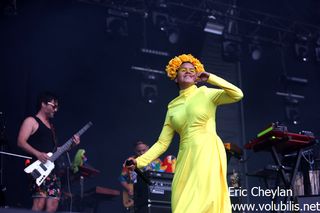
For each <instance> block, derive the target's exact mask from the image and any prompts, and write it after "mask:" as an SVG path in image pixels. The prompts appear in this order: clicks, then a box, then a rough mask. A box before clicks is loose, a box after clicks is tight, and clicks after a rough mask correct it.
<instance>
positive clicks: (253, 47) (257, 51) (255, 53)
mask: <svg viewBox="0 0 320 213" xmlns="http://www.w3.org/2000/svg"><path fill="white" fill-rule="evenodd" d="M249 51H250V54H251V58H252V59H253V60H255V61H257V60H259V59H260V58H261V55H262V48H261V46H260V45H258V44H250V45H249Z"/></svg>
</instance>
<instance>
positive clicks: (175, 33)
mask: <svg viewBox="0 0 320 213" xmlns="http://www.w3.org/2000/svg"><path fill="white" fill-rule="evenodd" d="M179 36H180V32H179V29H178V28H175V27H172V28H171V29H169V30H168V40H169V42H170V43H171V44H176V43H178V41H179Z"/></svg>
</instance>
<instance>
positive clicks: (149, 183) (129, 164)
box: [125, 160, 152, 185]
mask: <svg viewBox="0 0 320 213" xmlns="http://www.w3.org/2000/svg"><path fill="white" fill-rule="evenodd" d="M125 165H126V166H132V165H134V162H133V160H127V161H126V163H125ZM134 171H135V172H136V173H137V174H138V175H139V177H140V178H141V179H142V180H143V181H144V182H145V183H146V184H148V185H152V183H151V181H150V179H149V178H147V177H146V176H145V175H144V174H143V173H142V171H141V170H140V169H138V168H137V167H136V168H135V169H134Z"/></svg>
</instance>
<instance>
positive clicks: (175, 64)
mask: <svg viewBox="0 0 320 213" xmlns="http://www.w3.org/2000/svg"><path fill="white" fill-rule="evenodd" d="M186 62H189V63H191V64H192V65H193V66H194V68H195V69H196V72H197V73H200V72H204V67H203V64H201V62H200V61H199V60H198V59H196V58H195V57H193V56H192V55H191V54H182V55H179V56H175V57H174V58H173V59H171V60H170V61H169V63H168V65H167V66H166V72H167V75H168V77H169V78H170V79H171V80H173V79H175V78H176V76H177V70H178V68H179V67H180V66H181V64H183V63H186Z"/></svg>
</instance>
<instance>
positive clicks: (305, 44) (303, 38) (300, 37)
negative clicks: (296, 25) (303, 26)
mask: <svg viewBox="0 0 320 213" xmlns="http://www.w3.org/2000/svg"><path fill="white" fill-rule="evenodd" d="M309 39H310V34H307V33H303V34H297V35H296V42H295V44H294V50H295V54H296V57H297V59H298V60H299V61H302V62H307V61H309V60H310V49H309Z"/></svg>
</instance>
